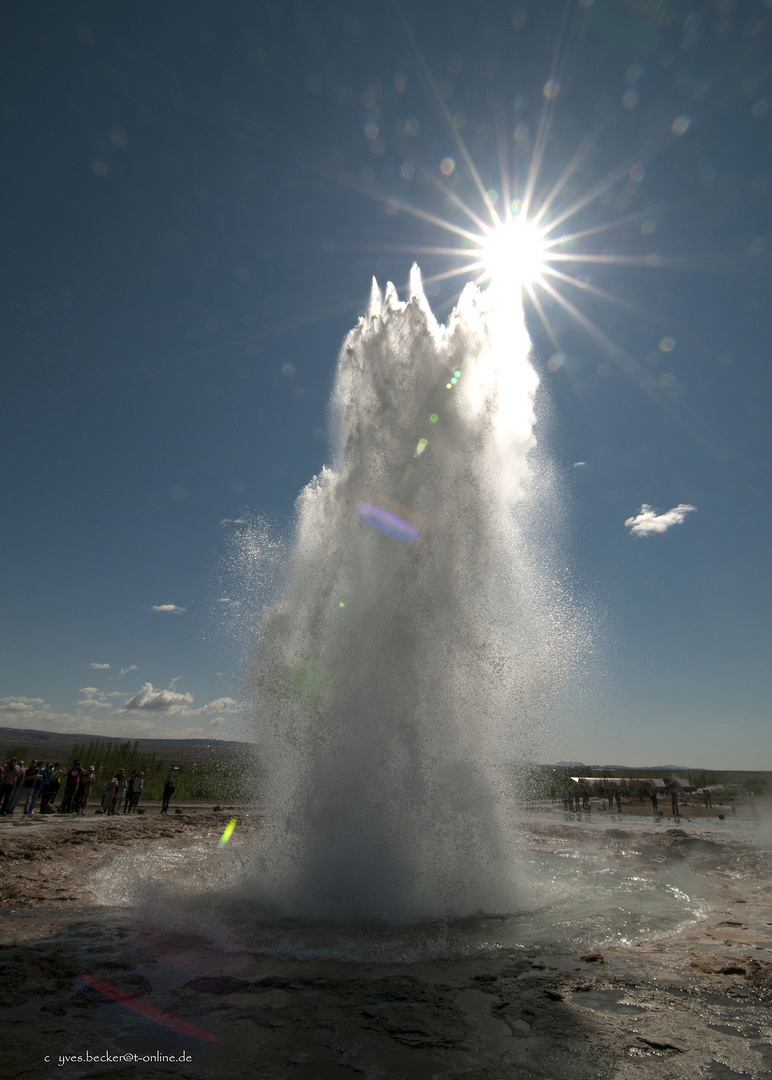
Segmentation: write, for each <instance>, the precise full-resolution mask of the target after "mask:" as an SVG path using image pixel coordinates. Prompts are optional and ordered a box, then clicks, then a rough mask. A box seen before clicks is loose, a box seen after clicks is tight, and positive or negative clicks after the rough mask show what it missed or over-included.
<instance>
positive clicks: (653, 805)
mask: <svg viewBox="0 0 772 1080" xmlns="http://www.w3.org/2000/svg"><path fill="white" fill-rule="evenodd" d="M649 798H650V799H651V808H652V810H653V811H654V813H655V814H656V813H657V792H656V791H655V790H654V788H652V789H651V794H650V795H649Z"/></svg>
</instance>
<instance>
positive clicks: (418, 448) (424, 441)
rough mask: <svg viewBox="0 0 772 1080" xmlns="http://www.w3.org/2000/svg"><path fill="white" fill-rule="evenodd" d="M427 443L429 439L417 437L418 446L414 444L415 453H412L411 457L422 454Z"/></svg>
mask: <svg viewBox="0 0 772 1080" xmlns="http://www.w3.org/2000/svg"><path fill="white" fill-rule="evenodd" d="M428 445H429V440H428V439H419V440H418V446H416V448H415V453H414V454H413V457H420V456H421V454H423V452H424V450H425V449H426V447H427V446H428Z"/></svg>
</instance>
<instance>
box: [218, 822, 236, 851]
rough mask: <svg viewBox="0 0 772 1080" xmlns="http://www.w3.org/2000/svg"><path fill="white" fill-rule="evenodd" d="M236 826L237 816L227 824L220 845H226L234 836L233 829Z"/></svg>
mask: <svg viewBox="0 0 772 1080" xmlns="http://www.w3.org/2000/svg"><path fill="white" fill-rule="evenodd" d="M235 828H236V818H235V817H232V818H231V819H230V821H229V822H228V824H227V825H226V826H225V832H224V833H223V834H222V836H221V837H220V847H225V845H226V844H227V843H228V841H229V840H230V838H231V837H232V836H233V830H234V829H235Z"/></svg>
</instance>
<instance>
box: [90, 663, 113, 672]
mask: <svg viewBox="0 0 772 1080" xmlns="http://www.w3.org/2000/svg"><path fill="white" fill-rule="evenodd" d="M89 667H91V668H93V669H94V671H109V670H110V665H109V664H89Z"/></svg>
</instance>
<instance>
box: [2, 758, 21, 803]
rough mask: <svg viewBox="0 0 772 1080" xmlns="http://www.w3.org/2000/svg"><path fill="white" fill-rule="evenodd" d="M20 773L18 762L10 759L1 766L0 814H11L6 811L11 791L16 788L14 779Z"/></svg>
mask: <svg viewBox="0 0 772 1080" xmlns="http://www.w3.org/2000/svg"><path fill="white" fill-rule="evenodd" d="M20 772H21V769H20V768H19V764H18V761H17V760H16V758H15V757H12V758H11V759H10V760H9V761H7V762H6V764H5V765H4V766H3V782H2V784H0V814H8V813H12V811H10V810H8V804H9V802H10V801H11V795H12V794H13V789H14V788H15V787H16V778H17V776H18V775H19V773H20Z"/></svg>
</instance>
